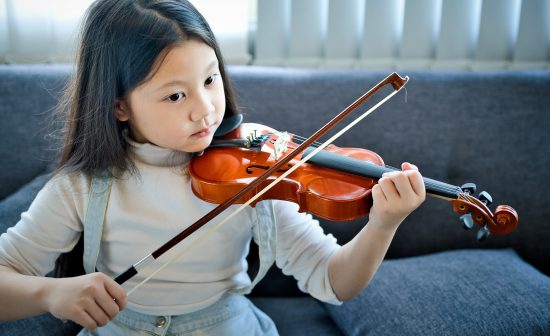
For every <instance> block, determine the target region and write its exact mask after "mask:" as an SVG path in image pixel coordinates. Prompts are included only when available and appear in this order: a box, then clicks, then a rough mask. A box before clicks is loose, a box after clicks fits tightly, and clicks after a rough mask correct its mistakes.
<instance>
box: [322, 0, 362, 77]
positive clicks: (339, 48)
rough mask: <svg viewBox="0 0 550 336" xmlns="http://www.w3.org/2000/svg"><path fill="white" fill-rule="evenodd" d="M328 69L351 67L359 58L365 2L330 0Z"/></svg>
mask: <svg viewBox="0 0 550 336" xmlns="http://www.w3.org/2000/svg"><path fill="white" fill-rule="evenodd" d="M328 11H329V13H330V15H329V16H328V29H327V44H326V49H325V56H326V57H325V63H324V66H326V67H350V66H353V65H354V63H355V61H356V60H357V59H358V57H359V48H358V46H359V45H360V44H361V36H362V35H361V29H362V27H363V11H364V1H363V0H329V8H328Z"/></svg>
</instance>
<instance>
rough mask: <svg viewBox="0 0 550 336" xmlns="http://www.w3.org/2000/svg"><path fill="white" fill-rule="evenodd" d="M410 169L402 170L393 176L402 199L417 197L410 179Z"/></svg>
mask: <svg viewBox="0 0 550 336" xmlns="http://www.w3.org/2000/svg"><path fill="white" fill-rule="evenodd" d="M408 172H409V171H405V172H400V173H399V174H396V175H395V176H394V177H393V179H392V180H393V183H394V185H395V188H396V189H397V192H398V193H399V196H400V197H401V198H402V199H408V200H411V199H414V198H416V193H415V191H414V189H413V187H412V185H411V181H410V180H409V177H408V176H407V175H409V174H410V173H408Z"/></svg>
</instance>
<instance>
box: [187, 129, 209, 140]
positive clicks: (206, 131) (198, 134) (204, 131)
mask: <svg viewBox="0 0 550 336" xmlns="http://www.w3.org/2000/svg"><path fill="white" fill-rule="evenodd" d="M210 133H212V131H211V130H210V128H203V129H201V130H200V131H198V132H196V133H193V134H191V136H194V137H198V138H203V137H206V136H209V135H210Z"/></svg>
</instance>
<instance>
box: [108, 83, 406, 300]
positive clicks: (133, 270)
mask: <svg viewBox="0 0 550 336" xmlns="http://www.w3.org/2000/svg"><path fill="white" fill-rule="evenodd" d="M408 80H409V77H408V76H406V77H405V78H402V77H401V76H399V75H398V74H397V73H395V72H394V73H392V74H391V75H389V76H388V77H386V78H385V79H384V80H382V81H381V82H380V83H378V84H377V85H376V86H375V87H373V88H372V89H370V90H369V91H368V92H366V93H365V94H363V95H362V96H361V97H359V98H358V99H357V100H356V101H355V102H353V103H352V104H351V105H349V106H348V107H347V108H345V109H344V110H343V111H342V112H340V113H339V114H338V115H337V116H335V117H334V118H333V119H332V120H330V121H329V122H328V123H327V124H326V125H325V126H323V127H322V128H321V129H319V130H318V131H317V132H315V133H314V134H313V135H312V136H310V137H309V138H308V139H306V140H305V141H304V142H303V143H302V144H301V145H300V146H298V147H296V148H295V149H294V150H293V151H292V152H290V153H289V154H287V155H286V156H284V157H282V158H281V159H280V160H278V161H277V162H276V163H275V164H274V165H273V166H271V168H269V169H268V170H266V171H265V172H264V173H263V174H262V175H260V176H258V177H257V178H256V179H255V180H254V181H252V182H251V183H250V184H248V185H247V186H246V187H244V188H243V189H242V190H241V191H239V192H238V193H236V194H235V195H233V196H232V197H230V198H229V199H227V200H226V201H225V202H223V203H222V204H220V205H218V206H217V207H216V208H214V209H212V210H211V211H210V212H208V213H207V214H206V215H204V216H203V217H202V218H200V219H199V220H197V221H196V222H195V223H193V224H192V225H191V226H189V227H187V228H186V229H184V230H183V231H181V232H180V233H179V234H178V235H176V236H175V237H174V238H172V239H170V240H169V241H168V242H166V243H165V244H164V245H162V246H161V247H159V248H158V249H157V250H155V251H154V252H153V253H151V254H149V255H148V256H146V257H145V258H143V259H141V260H140V261H138V262H137V263H135V264H134V265H132V266H130V267H129V268H128V269H127V270H126V271H125V272H124V273H121V274H120V275H118V276H117V277H116V278H115V281H116V282H117V283H119V284H121V285H122V284H123V283H125V282H126V281H128V280H129V279H131V278H132V277H134V276H135V275H136V274H138V273H139V270H141V269H143V268H145V267H146V266H147V265H149V264H150V263H151V262H153V261H154V260H156V259H157V258H159V257H160V256H161V255H163V254H164V253H166V252H167V251H168V250H170V249H171V248H173V247H174V246H176V245H177V244H178V243H179V242H181V241H182V240H183V239H185V238H186V237H188V236H189V235H191V234H192V233H194V232H195V231H197V230H198V229H199V228H201V227H202V226H204V225H205V224H206V223H208V222H210V221H211V220H212V219H214V218H215V217H216V216H218V215H219V214H220V213H221V212H223V211H224V210H225V209H227V208H228V207H230V206H231V205H233V204H234V203H235V202H237V201H238V200H239V199H240V198H242V197H243V196H245V195H246V194H248V193H249V192H251V191H253V190H254V189H255V188H256V187H257V186H258V185H260V184H261V183H262V182H264V181H265V180H266V179H267V178H269V177H270V176H271V175H272V174H273V173H275V172H277V171H278V170H279V169H280V168H281V167H282V166H283V165H285V164H287V163H288V162H290V161H291V160H292V159H293V158H294V157H296V156H297V155H298V154H300V153H301V152H303V151H304V150H305V149H306V148H307V147H309V146H310V145H311V144H312V143H313V142H315V141H316V140H317V139H319V138H320V137H321V136H323V135H324V134H326V133H327V132H328V131H329V130H330V129H331V128H332V127H334V126H335V125H336V124H338V123H339V122H340V121H341V120H342V119H343V118H345V117H346V116H347V115H348V114H349V113H351V112H352V111H353V110H355V109H356V108H357V107H358V106H359V105H361V104H362V103H363V102H365V101H366V100H367V99H368V98H369V97H371V96H372V95H373V94H375V93H376V92H377V91H378V90H380V89H381V88H382V87H384V86H385V85H387V84H391V85H392V87H393V89H394V92H392V93H391V94H390V95H388V96H387V97H385V98H384V99H383V100H381V101H380V102H379V103H378V104H376V105H375V106H373V107H372V108H371V109H369V110H368V111H367V112H365V113H364V114H363V115H361V116H360V117H359V118H357V119H356V120H354V121H353V122H352V123H350V124H349V125H348V126H346V127H345V128H343V129H342V130H341V131H340V132H338V133H337V134H335V135H334V136H332V137H331V138H330V139H329V140H327V141H325V142H324V143H323V144H322V145H321V146H319V147H317V148H316V149H315V150H314V151H312V152H311V153H309V154H308V155H307V156H306V157H304V158H302V160H300V161H299V162H298V163H297V164H295V165H293V166H292V167H291V168H290V169H288V170H287V171H286V172H285V173H284V174H282V175H280V176H279V177H278V178H277V179H275V180H274V181H273V182H271V184H269V185H268V186H266V187H265V188H264V189H262V190H261V191H259V192H258V193H256V195H254V196H253V197H252V198H251V199H249V200H248V201H247V202H246V203H244V204H242V205H241V206H240V207H239V208H238V209H237V210H236V211H234V212H233V213H232V214H230V215H229V216H227V217H226V218H225V219H224V220H223V221H221V222H220V223H218V224H217V225H216V226H214V227H212V228H211V229H210V230H209V231H207V232H205V233H204V234H203V235H202V236H201V237H199V238H197V239H196V240H195V241H194V243H197V242H198V241H199V240H202V239H204V238H205V237H207V236H208V235H210V234H211V233H212V232H214V231H215V230H216V229H217V228H219V227H220V226H221V225H223V224H224V223H225V222H227V221H228V220H229V219H230V218H232V217H233V216H235V215H236V214H237V213H238V212H240V211H242V209H244V208H246V207H247V206H248V205H250V204H251V203H252V202H254V201H255V200H256V199H257V198H259V197H260V196H261V195H263V194H264V193H265V192H267V191H268V190H269V189H271V188H272V187H273V186H274V185H275V184H277V183H278V182H279V181H280V180H282V179H283V178H285V177H286V176H287V175H288V174H290V173H291V172H292V171H294V170H295V169H297V168H298V167H299V166H300V165H301V164H303V163H304V162H306V161H307V160H309V159H310V158H311V157H312V156H314V155H315V154H317V153H318V152H319V151H321V150H323V149H324V148H325V147H326V146H328V145H329V144H330V143H331V142H333V141H334V140H335V139H337V138H338V137H340V136H341V135H342V134H343V133H345V132H347V131H348V130H349V129H350V128H351V127H353V126H354V125H355V124H357V123H358V122H359V121H361V120H362V119H363V118H365V117H366V116H367V115H369V114H370V113H371V112H373V111H374V110H375V109H377V108H378V107H379V106H380V105H382V104H383V103H385V102H386V101H387V100H388V99H390V98H391V97H392V96H393V95H395V94H397V92H399V91H400V90H401V88H402V87H403V86H404V85H405V84H406V83H407V81H408ZM192 245H194V244H192ZM192 245H191V246H192ZM191 246H188V248H187V249H184V250H183V251H181V252H180V253H179V254H178V255H176V256H174V257H173V258H172V259H171V260H169V261H167V262H166V263H165V264H164V265H162V266H161V267H160V268H158V269H157V270H156V271H155V272H153V273H152V274H151V275H149V276H148V277H147V278H145V279H144V280H143V281H142V282H140V283H139V284H138V285H137V286H135V287H134V288H133V289H132V290H131V291H129V292H128V293H127V295H128V296H129V295H130V294H131V293H132V292H134V291H135V290H136V289H137V288H138V287H140V286H141V285H143V284H144V283H145V282H147V281H148V280H149V279H151V278H152V277H153V276H154V275H156V274H158V272H160V271H161V270H162V269H164V268H165V267H167V266H168V265H169V264H171V263H172V262H173V261H175V260H176V259H178V258H179V257H181V255H183V254H184V253H185V252H186V251H187V250H188V249H189V248H190V247H191Z"/></svg>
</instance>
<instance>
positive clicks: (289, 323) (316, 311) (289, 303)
mask: <svg viewBox="0 0 550 336" xmlns="http://www.w3.org/2000/svg"><path fill="white" fill-rule="evenodd" d="M251 300H252V302H254V304H255V305H256V306H257V307H258V308H260V309H261V310H262V311H263V312H264V313H266V314H267V315H269V317H271V319H272V320H273V322H275V325H276V326H277V330H278V331H279V334H281V335H287V336H292V335H297V336H302V335H316V336H325V335H326V336H329V335H343V334H342V332H341V331H340V330H339V329H338V327H337V326H336V325H335V324H334V322H333V321H332V319H331V318H330V316H328V314H327V312H326V310H325V309H324V308H323V305H322V304H321V303H320V302H319V301H317V300H315V299H313V298H311V297H252V298H251Z"/></svg>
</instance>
